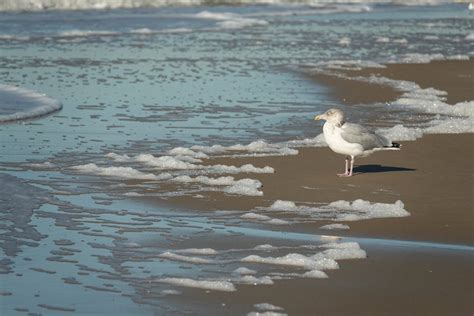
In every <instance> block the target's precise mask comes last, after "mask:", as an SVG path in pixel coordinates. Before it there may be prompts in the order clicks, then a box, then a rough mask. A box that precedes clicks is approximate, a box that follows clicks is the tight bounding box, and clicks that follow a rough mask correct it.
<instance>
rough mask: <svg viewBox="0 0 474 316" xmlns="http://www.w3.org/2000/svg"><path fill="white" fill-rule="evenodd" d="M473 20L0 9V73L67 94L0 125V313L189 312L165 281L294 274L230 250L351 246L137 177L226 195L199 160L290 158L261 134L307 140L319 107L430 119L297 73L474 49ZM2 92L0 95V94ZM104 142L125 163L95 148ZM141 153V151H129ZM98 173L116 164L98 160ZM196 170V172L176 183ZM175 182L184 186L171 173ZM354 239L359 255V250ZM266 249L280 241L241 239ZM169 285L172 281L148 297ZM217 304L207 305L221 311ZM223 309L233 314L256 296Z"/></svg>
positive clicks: (220, 10)
mask: <svg viewBox="0 0 474 316" xmlns="http://www.w3.org/2000/svg"><path fill="white" fill-rule="evenodd" d="M352 11H355V12H352ZM469 29H472V20H471V18H470V15H469V12H468V11H467V10H466V6H465V5H446V6H423V7H403V6H401V7H399V6H392V5H372V6H365V5H364V6H360V5H354V6H350V5H338V6H332V5H330V6H325V7H320V8H315V7H307V6H288V5H279V6H272V5H264V6H250V5H242V6H210V7H207V6H196V7H172V8H168V7H164V8H155V9H135V10H128V9H116V10H107V11H101V10H98V11H60V12H57V11H51V12H49V11H46V12H36V13H28V12H21V13H2V14H0V30H2V31H1V32H2V34H0V50H1V54H0V78H1V82H2V83H3V84H6V85H11V86H19V87H22V88H24V89H28V90H29V91H37V92H38V93H44V94H46V95H47V96H48V97H50V98H52V99H54V100H58V101H59V102H61V103H62V105H63V108H62V110H61V111H59V112H56V113H54V114H51V115H49V116H46V117H42V118H40V119H34V120H24V121H19V122H16V123H9V124H3V125H0V133H1V134H0V135H1V138H0V148H1V151H0V162H1V166H0V170H1V171H2V173H1V174H0V176H1V177H0V184H2V189H3V190H2V192H1V193H0V201H1V213H2V216H3V217H4V218H5V219H6V220H5V221H4V222H3V223H2V227H1V231H0V232H1V238H2V241H3V243H2V248H1V249H2V250H1V251H2V257H4V259H3V260H1V261H0V270H1V271H0V272H1V273H2V275H1V287H0V290H1V294H2V295H1V296H0V306H1V308H2V313H5V314H8V315H9V314H13V313H14V312H15V311H21V310H23V309H28V311H29V312H36V313H39V312H42V313H48V314H53V313H58V314H62V313H65V312H68V311H69V312H71V311H75V312H77V313H83V314H87V313H101V314H105V313H115V314H124V315H130V314H153V313H159V314H162V313H165V312H167V311H168V312H170V311H173V312H176V311H178V310H179V311H182V312H183V311H189V312H190V313H193V312H197V311H199V312H200V313H203V314H205V312H204V311H203V310H202V309H201V308H202V306H196V305H193V304H194V303H193V302H192V301H190V300H187V299H186V297H188V296H187V295H183V296H181V295H180V293H183V292H185V294H188V292H186V291H189V288H187V287H182V286H176V285H173V284H170V282H165V281H166V278H181V279H183V278H190V279H192V280H194V281H203V280H204V281H211V282H221V283H216V284H214V285H215V286H217V287H219V286H224V288H225V286H226V283H222V282H230V283H232V284H234V285H235V286H237V288H238V287H239V286H241V285H240V284H242V283H245V282H250V283H259V282H261V283H265V282H270V281H269V279H270V280H272V279H273V280H277V279H278V278H301V277H304V276H303V273H305V272H308V271H310V270H311V269H309V268H308V267H309V266H307V267H301V266H300V267H296V268H295V266H291V265H271V264H263V263H260V264H258V263H244V262H242V261H241V260H242V259H243V258H245V257H248V256H252V255H253V256H260V257H272V258H279V257H282V256H284V255H287V254H289V253H296V254H298V255H300V257H299V258H300V259H301V258H302V257H301V256H305V257H307V258H308V257H311V256H315V255H317V254H318V253H322V252H324V251H325V249H326V248H324V247H322V245H323V244H325V243H328V242H344V241H351V240H339V239H338V238H336V237H321V236H316V235H315V236H311V237H309V236H307V235H304V236H303V235H301V236H300V235H298V236H296V235H295V238H289V236H293V235H291V229H290V228H288V230H289V232H288V233H286V232H285V233H283V234H279V233H275V232H272V231H269V230H268V228H274V227H275V226H273V225H274V224H275V223H273V225H272V224H264V223H258V222H257V223H255V222H252V221H250V222H249V221H247V220H244V219H242V218H241V217H240V216H242V215H243V213H225V212H223V213H217V214H216V213H212V214H207V213H198V214H197V213H196V212H193V211H189V210H179V209H176V208H172V207H170V206H169V205H166V204H165V203H163V205H162V206H157V205H156V204H155V205H153V206H150V204H148V203H147V199H146V198H147V194H148V193H149V190H148V189H150V188H152V189H153V194H157V193H158V194H161V198H163V199H166V196H167V195H170V194H171V195H173V194H192V195H199V192H200V191H202V190H203V188H204V189H210V188H211V189H213V190H214V189H215V190H224V191H225V192H229V190H230V187H231V185H228V184H235V180H234V179H228V178H226V179H220V180H219V181H221V182H223V183H227V184H226V185H224V186H213V185H210V186H207V184H209V182H210V181H211V180H210V177H218V176H220V175H221V174H220V173H223V172H219V171H216V169H218V168H217V167H215V168H214V169H209V168H207V169H206V168H204V167H202V166H201V165H200V163H201V162H200V161H199V159H201V158H199V156H198V155H204V154H206V153H207V154H219V155H228V154H235V153H237V154H251V155H255V154H269V153H271V154H289V153H292V151H291V149H289V148H288V147H287V145H278V146H276V147H272V146H269V145H268V143H270V144H273V143H276V142H282V141H289V140H295V139H303V138H306V137H314V136H316V135H317V134H319V133H320V130H319V126H318V125H317V124H316V123H314V121H313V120H312V118H313V116H314V115H315V114H316V113H319V112H321V111H323V110H325V109H326V108H327V107H328V106H333V105H334V106H338V107H341V108H343V109H345V110H346V111H347V112H348V114H349V116H350V117H351V118H353V120H355V121H361V122H363V123H367V124H371V125H374V126H378V127H379V126H384V127H391V126H394V125H396V124H405V125H408V126H422V124H423V123H424V122H425V121H426V120H427V119H429V118H430V117H431V116H433V113H428V114H423V113H421V112H422V111H419V109H417V108H414V109H409V110H401V109H400V108H396V107H395V108H390V107H388V108H387V107H383V106H380V107H376V108H374V107H373V106H370V105H367V106H364V105H361V106H358V107H351V108H345V107H344V106H343V105H341V104H337V102H336V101H335V100H332V99H331V98H330V97H329V93H328V92H329V91H328V88H327V87H323V86H318V85H316V84H315V83H313V82H311V81H309V80H308V79H307V77H306V71H307V70H308V69H312V68H322V67H326V66H328V65H334V64H335V63H334V61H337V60H345V61H347V60H351V61H358V60H362V61H363V62H367V61H370V62H373V63H382V62H388V61H391V60H395V61H401V60H404V59H406V60H426V59H429V58H433V55H435V54H438V55H436V56H437V57H439V54H441V55H443V56H445V57H449V56H457V55H461V57H462V58H465V56H467V55H469V54H472V51H473V49H472V41H469V40H467V39H466V37H468V35H469ZM413 54H418V55H413ZM436 56H435V57H436ZM456 58H459V57H456ZM363 62H362V64H364V63H363ZM358 64H359V63H358V62H356V65H358ZM2 98H3V99H2ZM5 98H6V96H5V94H3V95H2V90H0V100H4V99H5ZM24 99H28V95H25V94H23V95H21V96H19V97H18V99H16V100H14V101H9V102H8V103H6V102H4V103H2V104H0V115H6V114H11V113H12V112H14V109H12V106H11V105H12V104H15V102H16V103H18V104H21V106H24V104H25V103H28V102H34V101H32V100H28V101H26V102H23V101H22V100H24ZM9 100H11V96H9ZM51 102H55V101H51ZM2 106H3V107H2ZM417 111H418V112H417ZM394 113H397V115H393V114H394ZM374 117H376V118H377V121H375V120H374ZM258 139H264V140H266V143H253V145H252V146H247V147H245V146H240V147H225V148H221V147H219V148H216V147H212V148H209V147H204V148H202V147H194V153H191V154H189V153H187V154H170V155H171V156H172V158H174V159H175V160H167V162H166V163H175V164H177V163H183V161H184V162H187V163H189V164H192V167H189V168H185V169H182V170H171V171H170V170H168V169H167V168H166V166H165V165H164V164H162V163H163V162H162V161H159V163H160V164H161V165H157V160H156V158H157V157H159V156H160V155H162V154H164V153H165V152H166V150H169V149H171V148H175V147H177V146H186V147H189V146H192V145H200V146H212V145H216V144H219V145H225V146H232V145H235V144H237V143H240V144H247V143H250V142H252V141H255V140H258ZM110 152H112V153H115V154H116V155H121V156H120V157H122V158H121V159H122V160H117V159H116V158H115V159H114V158H111V156H107V154H108V153H110ZM182 152H183V150H181V153H182ZM140 154H153V155H155V156H154V157H149V156H147V157H145V158H146V159H142V158H143V157H142V158H139V157H140V156H139V155H140ZM125 155H127V156H125ZM193 155H194V156H193ZM112 157H118V156H112ZM124 157H128V158H124ZM183 157H184V158H183ZM193 159H194V160H193ZM170 161H171V162H170ZM153 163H154V164H153ZM86 164H94V165H95V166H96V168H89V169H87V168H86V169H87V170H92V171H91V172H89V173H87V172H81V170H84V168H82V169H77V168H76V169H74V168H73V167H77V166H81V165H82V166H83V165H86ZM89 167H91V165H89ZM110 167H117V168H121V169H106V168H110ZM270 167H271V166H270ZM100 168H102V169H100ZM124 168H133V169H124ZM219 168H221V169H222V168H223V167H222V166H220V167H219ZM221 169H220V170H221ZM226 170H227V172H228V170H229V168H227V169H226ZM125 171H127V172H128V173H127V174H128V175H129V177H128V178H127V177H124V173H125ZM101 172H102V173H103V174H107V175H106V176H104V175H102V176H100V173H101ZM137 172H139V173H137ZM166 173H168V174H169V178H163V179H164V180H166V181H167V180H169V179H175V180H176V178H178V177H182V176H188V177H191V178H179V179H181V182H179V181H178V182H179V183H180V184H178V185H175V184H172V185H175V186H171V188H172V189H170V183H168V182H163V181H161V180H160V179H154V180H152V181H151V182H149V181H138V180H137V179H136V178H137V175H138V177H143V175H144V174H145V175H146V174H152V175H154V176H159V175H166ZM226 175H227V173H226ZM197 176H204V177H207V178H200V181H201V182H198V183H196V181H197V180H196V179H194V182H192V181H189V179H193V177H197ZM247 176H248V177H250V178H251V173H249V174H248V175H247ZM163 179H162V180H163ZM183 179H185V180H186V181H187V182H192V185H190V186H188V185H184V184H182V183H183V181H182V180H183ZM186 181H184V182H186ZM175 182H176V181H175ZM206 183H207V184H206ZM252 185H253V184H252V183H250V184H249V185H247V186H245V185H243V186H240V187H238V189H239V190H240V191H239V192H247V193H249V192H250V193H255V192H258V189H259V188H258V187H252ZM234 189H235V188H234ZM226 190H227V191H226ZM245 190H247V191H245ZM150 192H151V191H150ZM150 194H151V193H150ZM29 196H33V197H35V198H28V197H29ZM267 215H268V214H267ZM262 227H263V229H262ZM331 233H332V232H331ZM216 236H217V237H218V238H216ZM237 240H238V244H239V246H238V247H236V241H237ZM211 242H212V244H213V245H214V247H215V248H216V249H215V250H216V252H215V253H213V254H212V255H207V254H204V253H203V252H202V251H201V252H198V253H197V254H190V253H185V252H184V253H183V252H180V250H183V249H189V248H200V249H202V248H208V247H209V244H210V243H211ZM356 242H359V243H360V245H361V246H362V248H364V249H365V246H366V245H370V244H371V242H369V241H367V240H356ZM268 243H271V244H272V245H273V246H275V247H276V248H268V247H267V248H265V247H263V248H257V249H254V248H255V247H256V246H258V245H261V244H268ZM397 245H398V244H397ZM416 246H419V245H416ZM368 247H369V246H368ZM351 250H353V251H354V250H355V252H352V253H351V254H352V256H353V257H354V258H362V257H363V256H361V254H362V252H361V251H363V250H361V251H360V252H358V251H357V249H351ZM463 250H465V249H463ZM168 252H171V255H170V254H167V255H164V254H165V253H168ZM354 254H355V255H354ZM180 256H181V257H180ZM183 256H184V257H185V258H183ZM319 256H323V255H319ZM326 257H327V258H326ZM326 257H325V258H326V259H328V260H329V259H330V258H329V257H328V256H326ZM349 257H350V255H349ZM183 260H187V261H191V262H183ZM242 266H246V267H247V268H251V269H253V270H255V272H256V277H258V279H251V278H248V279H243V278H241V277H240V276H239V275H236V274H235V273H233V271H234V270H235V269H237V268H239V267H242ZM313 268H314V267H313ZM335 273H337V271H336V272H335ZM265 277H267V278H265ZM168 281H170V280H169V279H168ZM174 281H176V280H174ZM181 281H183V280H181ZM188 281H189V280H188ZM171 283H172V282H171ZM185 283H186V282H185ZM191 283H192V282H191ZM26 284H35V286H34V287H31V286H26ZM187 284H188V285H189V284H190V282H187ZM200 285H201V286H203V283H200ZM227 286H228V284H227ZM166 290H173V291H177V292H162V291H166ZM199 291H205V289H201V290H199ZM170 293H171V295H170ZM91 302H92V303H93V304H91ZM216 304H217V305H216V306H211V307H210V309H212V310H213V311H216V310H218V308H219V305H218V303H216ZM54 308H56V309H57V310H56V311H55V310H54ZM232 308H234V311H239V312H242V313H243V312H248V311H250V310H251V308H252V307H251V306H244V307H237V306H233V307H232ZM232 308H231V310H232Z"/></svg>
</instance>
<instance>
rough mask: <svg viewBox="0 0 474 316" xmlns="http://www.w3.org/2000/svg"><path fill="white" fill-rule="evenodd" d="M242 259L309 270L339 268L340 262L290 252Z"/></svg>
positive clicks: (243, 259) (243, 260)
mask: <svg viewBox="0 0 474 316" xmlns="http://www.w3.org/2000/svg"><path fill="white" fill-rule="evenodd" d="M241 261H242V262H253V263H262V264H272V265H282V266H292V267H301V268H306V269H309V270H315V269H316V270H330V269H338V268H339V265H338V263H337V262H336V261H335V260H333V259H330V258H320V257H319V258H315V257H308V256H305V255H302V254H299V253H289V254H287V255H285V256H282V257H261V256H258V255H250V256H247V257H245V258H242V259H241Z"/></svg>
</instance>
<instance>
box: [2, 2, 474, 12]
mask: <svg viewBox="0 0 474 316" xmlns="http://www.w3.org/2000/svg"><path fill="white" fill-rule="evenodd" d="M451 2H452V1H449V0H333V1H328V0H101V1H93V0H3V1H0V11H42V10H90V9H92V10H101V9H119V8H144V7H163V6H193V5H233V4H304V5H316V6H320V5H327V4H331V3H332V4H334V3H352V4H361V3H389V4H397V5H427V4H428V5H438V4H446V3H451ZM457 2H465V3H468V1H467V0H466V1H462V0H461V1H457Z"/></svg>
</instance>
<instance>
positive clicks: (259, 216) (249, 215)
mask: <svg viewBox="0 0 474 316" xmlns="http://www.w3.org/2000/svg"><path fill="white" fill-rule="evenodd" d="M240 218H243V219H250V220H257V221H268V220H270V219H271V217H270V216H266V215H262V214H257V213H253V212H250V213H245V214H244V215H241V216H240Z"/></svg>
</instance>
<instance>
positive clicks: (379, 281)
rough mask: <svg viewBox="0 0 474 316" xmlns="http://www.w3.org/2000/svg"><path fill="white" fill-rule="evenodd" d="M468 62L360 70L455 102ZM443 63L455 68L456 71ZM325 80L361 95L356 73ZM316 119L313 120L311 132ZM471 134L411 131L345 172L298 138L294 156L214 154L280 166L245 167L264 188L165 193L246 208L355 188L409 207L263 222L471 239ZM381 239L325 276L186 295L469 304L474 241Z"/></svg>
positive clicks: (189, 203)
mask: <svg viewBox="0 0 474 316" xmlns="http://www.w3.org/2000/svg"><path fill="white" fill-rule="evenodd" d="M471 64H472V60H471V61H469V62H465V61H456V62H454V61H445V62H432V63H430V64H426V65H407V64H403V65H389V66H388V67H387V68H386V69H377V68H376V69H365V70H362V71H359V72H358V73H357V75H369V74H375V73H379V74H381V75H387V77H391V78H394V79H403V80H411V81H415V82H417V83H418V84H419V85H420V86H422V87H428V86H432V87H435V88H437V89H441V90H445V91H448V92H449V94H448V102H450V103H456V102H459V101H465V100H472V90H470V91H467V90H466V89H465V87H466V86H469V85H472V76H468V75H466V74H465V72H466V71H465V70H466V67H467V66H469V65H471ZM407 69H408V70H409V71H407ZM447 69H453V71H459V72H458V73H457V75H456V73H453V74H452V73H450V72H449V71H447ZM471 69H472V67H471ZM402 74H403V75H402ZM435 74H446V76H447V77H449V78H454V77H455V78H456V80H457V81H456V80H454V81H453V83H452V84H451V83H450V82H451V81H449V80H447V79H446V80H441V79H439V80H438V79H435V78H434V76H435ZM314 79H315V80H320V79H321V78H320V77H316V78H314ZM326 83H330V84H332V85H333V87H334V91H335V92H336V93H338V97H339V98H340V99H341V100H346V101H345V102H350V103H352V104H356V103H360V102H362V101H361V98H360V96H361V95H363V94H361V93H360V91H361V90H360V88H361V84H360V83H357V82H355V81H350V80H345V79H337V78H330V81H326ZM362 86H364V88H366V89H368V90H366V91H367V92H369V91H371V90H372V91H378V92H377V93H372V94H370V95H371V98H369V99H365V100H364V101H363V102H366V101H369V102H390V101H391V100H394V98H396V97H397V96H398V95H399V93H398V92H397V91H393V90H391V89H390V88H386V87H384V88H383V89H382V90H381V91H380V90H379V88H380V87H379V86H373V87H370V86H369V85H366V84H362ZM354 91H355V92H354ZM319 128H320V127H319V126H318V127H315V135H316V134H318V133H319ZM473 144H474V135H473V134H462V135H426V136H424V137H423V138H422V139H420V140H417V141H412V142H402V145H403V147H402V150H400V151H390V152H382V153H378V154H375V155H372V156H370V157H368V158H364V159H358V160H356V168H355V173H356V174H355V176H354V177H352V178H338V177H337V176H336V173H339V172H342V169H343V165H344V158H343V156H341V155H337V154H335V153H333V152H332V151H331V150H330V149H328V148H300V149H299V154H298V155H296V156H283V157H260V158H257V157H251V158H248V157H247V158H219V159H217V158H216V159H212V160H210V161H208V163H209V164H215V163H222V164H232V165H242V164H244V163H252V164H254V165H255V166H257V167H263V166H266V165H268V166H272V167H273V168H275V170H276V173H274V174H261V175H251V177H252V178H256V179H258V180H260V181H261V182H262V183H263V188H262V191H263V192H264V195H263V196H261V197H242V196H238V197H237V196H227V195H224V194H223V193H218V192H210V193H203V195H204V197H203V198H193V197H177V198H173V199H171V200H170V201H169V202H170V203H172V204H174V205H180V206H184V207H192V208H193V209H202V210H249V209H251V208H253V207H255V206H269V205H270V204H272V203H273V202H274V201H275V200H278V199H280V200H290V201H295V202H316V203H328V202H332V201H336V200H355V199H359V198H360V199H364V200H368V201H372V202H386V203H394V202H395V201H396V200H402V201H403V202H404V203H405V209H406V210H407V211H409V212H410V213H411V215H410V216H409V217H404V218H388V219H372V220H365V221H357V222H347V224H348V225H349V226H350V230H346V231H327V230H321V229H318V227H320V226H321V225H324V224H327V223H328V222H324V221H321V222H318V223H314V222H311V223H306V224H305V223H303V224H297V225H291V226H285V225H283V226H271V227H269V228H268V229H274V230H289V231H301V232H305V233H312V234H338V235H341V234H342V235H346V236H358V237H367V238H370V239H372V238H374V239H375V240H377V239H392V240H407V241H422V242H433V243H441V244H459V245H469V246H472V245H473V241H474V240H473V219H474V216H473V213H472V212H473V193H474V192H473V190H474V183H473V177H472V171H473V162H472V158H473V157H474V155H473V153H474V152H473V148H474V147H473ZM248 176H249V175H241V177H248ZM377 242H378V244H376V245H374V244H373V243H368V244H364V243H361V247H362V248H364V249H366V250H367V252H368V258H367V259H364V260H355V261H354V260H352V261H347V262H345V261H343V262H342V265H341V269H340V270H338V272H337V273H334V274H332V273H330V274H329V279H327V280H306V279H294V280H289V281H276V282H275V285H272V286H244V288H245V289H242V290H240V289H239V291H237V292H236V293H237V294H235V293H234V295H232V296H227V294H221V293H211V294H210V295H206V297H200V296H201V295H200V294H197V293H194V292H195V291H191V294H189V295H191V296H196V299H198V298H199V299H204V300H213V301H214V300H218V301H224V302H226V301H227V302H228V304H229V305H236V303H237V302H247V303H250V302H254V301H255V303H259V302H269V303H273V304H276V305H279V306H282V307H284V308H285V312H287V313H289V314H290V315H316V314H317V315H471V314H472V312H473V310H474V308H473V304H472V297H473V294H474V282H473V280H472V276H473V273H474V270H473V266H474V265H473V263H474V255H473V252H472V250H453V249H447V250H443V251H441V250H439V249H435V248H430V247H416V246H414V247H403V246H400V247H393V246H389V245H388V244H387V245H384V242H383V241H377ZM209 246H210V247H212V245H209ZM470 249H472V248H470ZM186 293H188V292H186ZM186 293H185V294H186ZM193 293H194V294H193ZM289 293H292V294H291V295H289ZM226 297H227V298H226ZM243 312H248V311H243Z"/></svg>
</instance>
